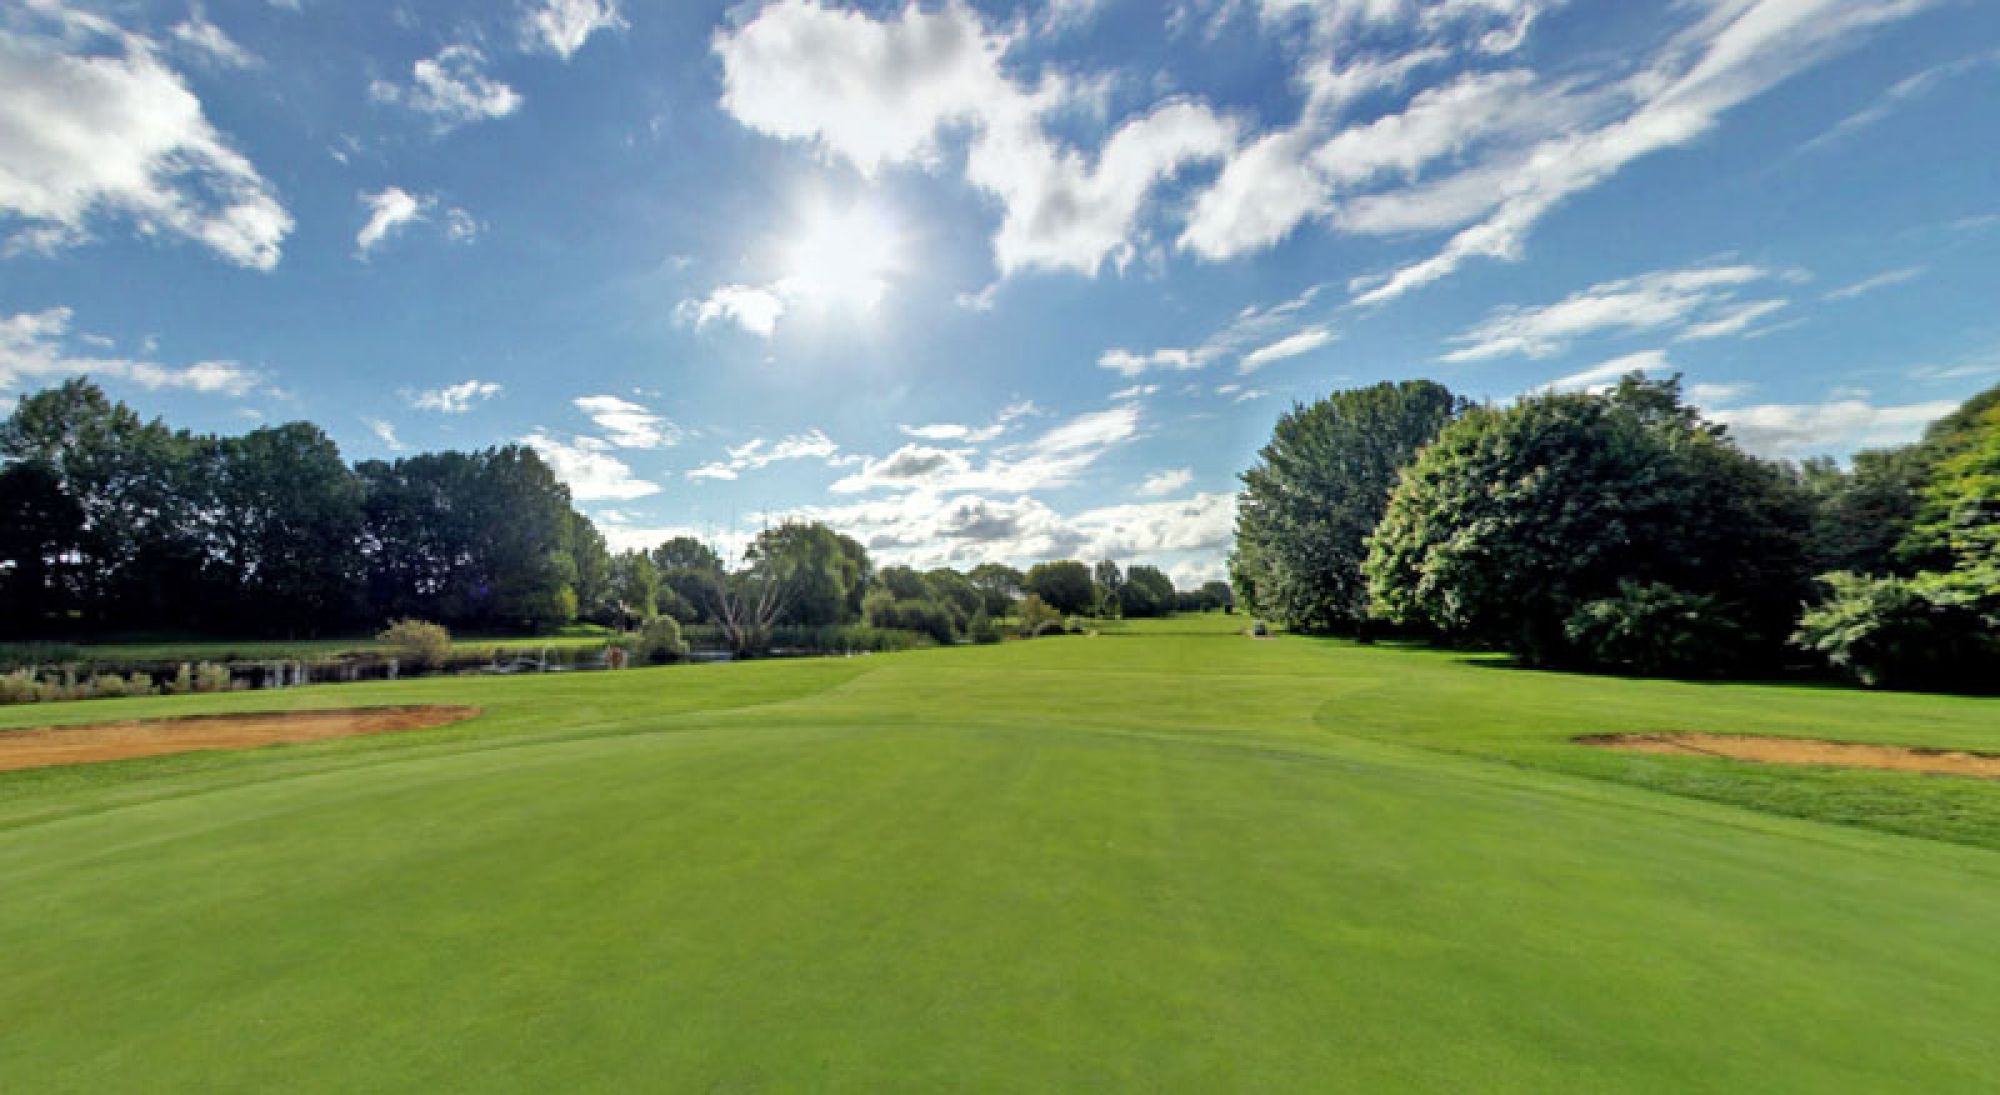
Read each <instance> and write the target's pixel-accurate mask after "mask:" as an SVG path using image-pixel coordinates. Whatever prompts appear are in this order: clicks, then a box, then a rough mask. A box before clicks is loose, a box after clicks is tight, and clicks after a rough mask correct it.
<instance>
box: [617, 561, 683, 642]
mask: <svg viewBox="0 0 2000 1095" xmlns="http://www.w3.org/2000/svg"><path fill="white" fill-rule="evenodd" d="M609 582H610V597H609V603H608V606H607V615H608V616H609V617H610V619H611V620H612V622H615V623H617V624H620V625H623V626H630V625H631V624H632V623H633V622H634V621H639V620H650V619H652V618H653V617H654V616H656V615H660V614H661V612H662V605H661V603H660V600H661V598H660V571H659V568H657V567H655V566H654V565H653V558H652V556H650V555H648V554H646V553H645V552H643V551H624V552H620V553H618V554H617V555H615V556H613V557H612V558H611V569H610V576H609ZM676 596H678V595H676ZM666 615H669V616H676V614H675V613H673V612H667V613H666ZM676 618H678V617H677V616H676Z"/></svg>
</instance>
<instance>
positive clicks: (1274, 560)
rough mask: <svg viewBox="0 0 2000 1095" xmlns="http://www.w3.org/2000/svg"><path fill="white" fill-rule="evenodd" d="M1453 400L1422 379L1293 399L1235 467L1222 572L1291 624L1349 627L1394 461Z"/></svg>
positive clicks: (1438, 421) (1358, 612)
mask: <svg viewBox="0 0 2000 1095" xmlns="http://www.w3.org/2000/svg"><path fill="white" fill-rule="evenodd" d="M1465 405H1466V404H1465V402H1464V401H1463V400H1461V399H1459V398H1458V397H1456V396H1454V395H1452V394H1451V392H1450V391H1448V390H1446V389H1445V388H1444V387H1443V386H1442V385H1439V384H1435V383H1432V382H1431V381H1428V380H1412V381H1406V382H1404V383H1401V384H1390V383H1383V384H1376V385H1373V386H1371V387H1367V388H1354V389H1350V390H1347V391H1339V392H1335V393H1333V394H1332V395H1329V396H1327V397H1326V398H1325V399H1321V400H1319V401H1317V402H1315V403H1311V404H1306V405H1295V406H1294V407H1293V408H1292V409H1291V411H1290V412H1288V413H1287V414H1286V415H1285V416H1284V417H1282V418H1280V419H1279V420H1278V424H1277V427H1276V428H1275V429H1274V430H1273V431H1272V434H1271V440H1270V442H1269V443H1268V444H1266V445H1265V446H1264V448H1263V449H1262V450H1260V451H1259V453H1258V459H1257V463H1256V465H1255V466H1253V467H1252V468H1251V469H1250V470H1249V471H1247V472H1245V473H1244V474H1243V493H1242V495H1241V498H1240V501H1239V502H1238V506H1237V518H1236V552H1235V555H1234V559H1233V562H1232V576H1233V578H1234V581H1235V585H1236V588H1237V592H1238V593H1239V594H1240V595H1241V596H1242V597H1243V599H1244V601H1245V602H1246V603H1249V604H1251V605H1253V606H1254V609H1255V611H1257V612H1259V613H1262V614H1265V615H1268V616H1271V617H1273V618H1275V619H1277V620H1278V621H1280V622H1282V623H1284V624H1285V626H1287V627H1289V628H1292V629H1294V630H1298V631H1308V632H1312V631H1325V632H1353V631H1355V630H1357V629H1359V628H1360V627H1362V626H1363V624H1364V623H1365V621H1366V620H1367V618H1368V583H1367V579H1366V578H1365V576H1364V575H1363V574H1362V570H1361V564H1362V560H1363V559H1365V558H1366V557H1367V539H1368V534H1369V533H1370V532H1371V531H1372V530H1373V529H1374V528H1375V525H1376V523H1377V522H1378V521H1380V520H1381V518H1382V513H1383V510H1384V508H1385V507H1386V506H1387V505H1388V502H1389V494H1390V491H1391V490H1392V489H1394V487H1395V485H1396V473H1397V472H1398V471H1399V470H1400V469H1402V468H1403V467H1404V466H1406V465H1407V464H1409V463H1410V461H1411V460H1412V459H1413V458H1414V457H1415V456H1416V454H1417V451H1418V450H1419V449H1421V448H1423V447H1424V446H1425V445H1427V444H1429V443H1430V442H1431V440H1432V439H1433V438H1435V437H1436V436H1437V434H1438V431H1439V430H1440V429H1442V428H1443V427H1444V426H1445V424H1446V423H1448V422H1450V421H1451V420H1452V419H1453V418H1454V417H1455V416H1456V415H1458V414H1459V413H1461V412H1462V411H1463V410H1464V408H1465Z"/></svg>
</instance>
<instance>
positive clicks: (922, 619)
mask: <svg viewBox="0 0 2000 1095" xmlns="http://www.w3.org/2000/svg"><path fill="white" fill-rule="evenodd" d="M861 615H862V618H863V619H866V620H867V621H868V625H869V626H870V627H881V628H893V629H897V630H901V631H915V632H917V633H918V634H922V635H928V636H930V637H931V638H932V639H935V640H937V641H938V642H940V643H948V642H951V641H952V639H953V638H955V637H956V635H957V631H958V627H957V620H956V618H955V617H954V616H953V614H952V610H951V609H950V608H949V607H947V606H946V605H944V604H941V603H939V602H937V601H933V600H921V601H918V600H903V599H899V598H898V597H896V595H895V594H893V593H891V592H890V591H889V590H888V589H886V588H885V589H877V590H875V591H874V592H873V593H870V594H869V595H868V597H867V598H866V599H865V600H863V601H862V602H861Z"/></svg>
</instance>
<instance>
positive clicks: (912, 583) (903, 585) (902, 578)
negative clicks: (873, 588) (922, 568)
mask: <svg viewBox="0 0 2000 1095" xmlns="http://www.w3.org/2000/svg"><path fill="white" fill-rule="evenodd" d="M875 584H876V585H878V586H880V587H881V588H882V589H884V590H887V591H888V593H889V596H890V597H892V598H894V599H895V600H898V601H927V600H930V598H931V584H930V582H928V581H927V580H925V578H924V576H923V574H922V573H921V572H919V571H917V570H916V569H915V568H913V567H906V566H893V567H883V568H882V570H881V572H880V573H878V574H877V575H876V576H875Z"/></svg>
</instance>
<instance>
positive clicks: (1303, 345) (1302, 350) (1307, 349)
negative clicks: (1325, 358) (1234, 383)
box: [1237, 327, 1333, 373]
mask: <svg viewBox="0 0 2000 1095" xmlns="http://www.w3.org/2000/svg"><path fill="white" fill-rule="evenodd" d="M1332 341H1333V332H1331V331H1329V330H1327V329H1326V328H1324V327H1308V328H1306V329H1305V330H1303V331H1300V332H1298V333H1297V334H1292V335H1287V336H1285V337H1284V338H1281V339H1279V340H1278V341H1276V342H1272V343H1269V344H1267V345H1264V346H1259V347H1258V348H1256V349H1255V350H1252V351H1250V352H1249V353H1247V354H1244V355H1243V361H1242V363H1241V364H1240V365H1238V367H1237V368H1238V371H1239V372H1244V373H1252V372H1256V371H1257V370H1258V369H1261V368H1263V367H1264V366H1266V365H1269V364H1271V363H1273V362H1277V361H1284V360H1285V359H1287V358H1293V357H1298V356H1299V355H1300V354H1309V353H1311V352H1313V351H1314V350H1317V349H1319V348H1320V347H1322V346H1324V345H1326V344H1327V343H1329V342H1332Z"/></svg>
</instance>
